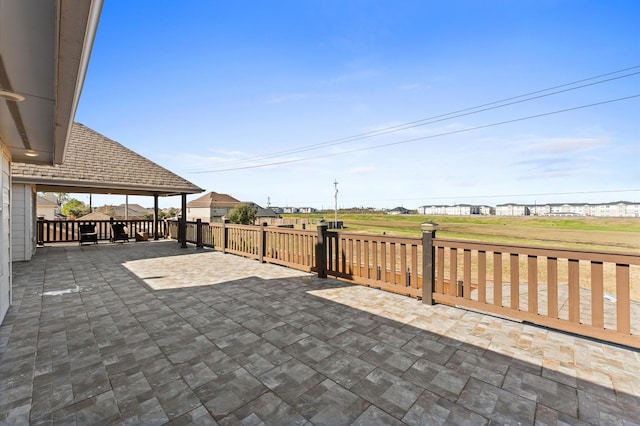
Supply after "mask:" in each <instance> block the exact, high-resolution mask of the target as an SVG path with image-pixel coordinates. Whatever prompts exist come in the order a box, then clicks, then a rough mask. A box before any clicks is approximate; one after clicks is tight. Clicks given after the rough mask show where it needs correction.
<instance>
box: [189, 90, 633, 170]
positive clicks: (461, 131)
mask: <svg viewBox="0 0 640 426" xmlns="http://www.w3.org/2000/svg"><path fill="white" fill-rule="evenodd" d="M637 97H640V94H635V95H631V96H625V97H622V98H617V99H609V100H606V101H602V102H594V103H591V104H587V105H580V106H577V107H572V108H565V109H561V110H556V111H551V112H545V113H542V114H535V115H529V116H526V117H519V118H514V119H511V120H505V121H499V122H496V123H491V124H485V125H480V126H475V127H468V128H466V129H459V130H452V131H449V132H443V133H438V134H435V135H429V136H422V137H419V138H413V139H405V140H401V141H396V142H389V143H383V144H379V145H372V146H368V147H363V148H354V149H351V150H347V151H342V152H339V153H328V154H322V155H316V156H313V157H305V158H295V159H291V160H282V161H276V162H272V163H264V164H254V165H251V166H243V167H232V168H227V169H218V170H207V171H198V172H188V173H194V174H200V173H220V172H230V171H235V170H246V169H257V168H261V167H268V166H278V165H282V164H290V163H299V162H302V161H309V160H314V159H317V158H326V157H331V156H335V155H344V154H350V153H353V152H361V151H368V150H372V149H377V148H384V147H388V146H394V145H401V144H406V143H410V142H417V141H422V140H427V139H434V138H439V137H442V136H449V135H454V134H458V133H466V132H470V131H473V130H480V129H487V128H489V127H496V126H502V125H505V124H511V123H516V122H519V121H525V120H532V119H534V118H541V117H547V116H550V115H555V114H561V113H565V112H570V111H576V110H579V109H585V108H591V107H595V106H599V105H605V104H610V103H613V102H621V101H625V100H629V99H633V98H637Z"/></svg>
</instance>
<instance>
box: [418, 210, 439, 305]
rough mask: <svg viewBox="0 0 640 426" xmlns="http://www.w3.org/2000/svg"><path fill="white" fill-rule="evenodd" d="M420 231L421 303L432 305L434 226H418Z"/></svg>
mask: <svg viewBox="0 0 640 426" xmlns="http://www.w3.org/2000/svg"><path fill="white" fill-rule="evenodd" d="M420 229H422V303H424V304H426V305H433V286H434V282H435V269H434V267H433V261H434V259H435V248H434V247H433V239H434V238H435V236H436V224H435V223H431V222H427V223H423V224H422V225H420Z"/></svg>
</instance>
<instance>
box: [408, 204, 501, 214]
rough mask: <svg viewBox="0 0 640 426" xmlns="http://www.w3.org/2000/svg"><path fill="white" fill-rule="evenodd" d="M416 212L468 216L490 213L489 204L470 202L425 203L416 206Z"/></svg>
mask: <svg viewBox="0 0 640 426" xmlns="http://www.w3.org/2000/svg"><path fill="white" fill-rule="evenodd" d="M417 211H418V214H424V215H429V216H469V215H473V214H491V207H489V206H475V205H471V204H455V205H452V206H448V205H431V206H429V205H426V206H421V207H418V208H417Z"/></svg>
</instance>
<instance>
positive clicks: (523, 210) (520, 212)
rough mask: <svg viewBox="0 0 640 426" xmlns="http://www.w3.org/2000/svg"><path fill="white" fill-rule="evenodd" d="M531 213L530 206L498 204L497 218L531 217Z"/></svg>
mask: <svg viewBox="0 0 640 426" xmlns="http://www.w3.org/2000/svg"><path fill="white" fill-rule="evenodd" d="M530 214H531V211H530V210H529V206H526V205H524V204H511V203H509V204H498V205H497V206H496V216H529V215H530Z"/></svg>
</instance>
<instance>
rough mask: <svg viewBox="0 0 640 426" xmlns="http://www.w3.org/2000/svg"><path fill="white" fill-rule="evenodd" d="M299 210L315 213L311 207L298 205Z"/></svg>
mask: <svg viewBox="0 0 640 426" xmlns="http://www.w3.org/2000/svg"><path fill="white" fill-rule="evenodd" d="M299 211H300V213H315V212H316V209H314V208H313V207H300V209H299Z"/></svg>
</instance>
